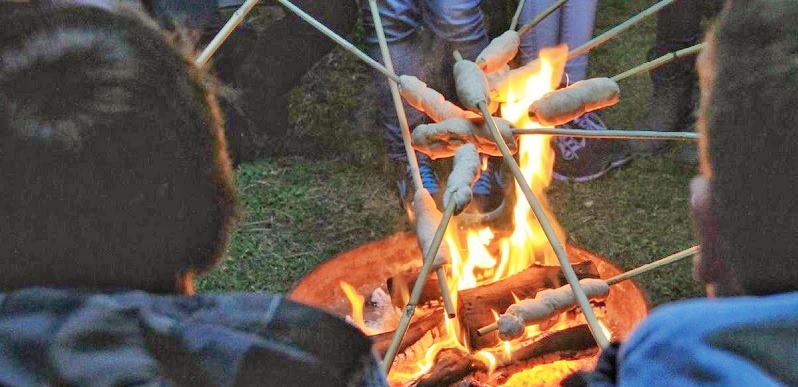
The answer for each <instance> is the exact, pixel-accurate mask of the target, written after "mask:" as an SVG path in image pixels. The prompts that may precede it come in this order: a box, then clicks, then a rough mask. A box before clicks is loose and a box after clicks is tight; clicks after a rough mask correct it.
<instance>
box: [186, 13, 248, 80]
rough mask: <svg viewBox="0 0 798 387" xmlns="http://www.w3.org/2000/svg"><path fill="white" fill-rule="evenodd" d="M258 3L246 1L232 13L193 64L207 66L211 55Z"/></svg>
mask: <svg viewBox="0 0 798 387" xmlns="http://www.w3.org/2000/svg"><path fill="white" fill-rule="evenodd" d="M259 1H260V0H247V1H246V2H244V4H242V5H241V7H239V8H238V9H237V10H236V11H235V12H233V16H230V20H228V21H227V23H225V24H224V26H223V27H222V29H221V30H220V31H219V33H217V34H216V36H214V37H213V40H211V42H210V43H208V46H207V47H205V49H204V50H202V52H201V53H200V54H199V56H198V57H197V59H195V60H194V64H196V65H197V66H205V65H206V64H208V61H210V60H211V57H213V54H215V53H216V51H217V50H219V47H221V46H222V43H224V42H225V40H227V38H229V37H230V35H231V34H232V33H233V31H235V29H236V28H238V26H239V24H241V22H243V21H244V20H245V19H246V17H247V15H249V13H250V12H252V9H253V8H255V6H256V5H258V2H259Z"/></svg>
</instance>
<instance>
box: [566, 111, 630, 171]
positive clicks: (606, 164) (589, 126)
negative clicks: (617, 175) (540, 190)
mask: <svg viewBox="0 0 798 387" xmlns="http://www.w3.org/2000/svg"><path fill="white" fill-rule="evenodd" d="M562 127H563V128H567V129H582V130H606V129H607V125H605V124H604V122H603V121H601V118H599V116H598V114H596V113H585V114H584V115H582V116H581V117H579V118H576V119H575V120H573V121H571V122H569V123H567V124H565V125H563V126H562ZM553 141H554V144H555V145H556V147H555V148H554V152H555V154H556V160H555V162H554V172H553V175H554V178H555V179H557V180H560V181H573V182H576V183H584V182H588V181H591V180H595V179H597V178H599V177H601V176H602V175H604V174H605V173H607V171H609V170H611V169H615V168H620V167H621V166H623V165H625V164H626V163H628V162H629V161H630V160H631V159H632V156H631V154H630V152H629V145H628V144H627V143H626V141H621V140H601V139H587V138H575V137H555V138H554V140H553Z"/></svg>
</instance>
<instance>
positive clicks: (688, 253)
mask: <svg viewBox="0 0 798 387" xmlns="http://www.w3.org/2000/svg"><path fill="white" fill-rule="evenodd" d="M700 252H701V247H700V246H693V247H690V248H689V249H685V250H682V251H680V252H678V253H674V254H671V255H669V256H667V257H665V258H662V259H658V260H656V261H654V262H651V263H647V264H645V265H643V266H640V267H638V268H636V269H632V270H629V271H627V272H625V273H621V274H619V275H616V276H615V277H611V278H608V279H607V280H605V282H606V283H607V285H610V286H612V285H615V284H617V283H619V282H623V281H626V280H628V279H630V278H632V277H635V276H638V275H640V274H643V273H647V272H649V271H651V270H654V269H658V268H660V267H662V266H666V265H670V264H671V263H674V262H678V261H681V260H682V259H685V258H688V257H692V256H693V255H695V254H698V253H700ZM582 310H583V311H584V309H582ZM497 329H499V324H497V323H493V324H490V325H486V326H484V327H482V328H479V329H477V334H478V335H480V336H484V335H486V334H488V333H490V332H493V331H495V330H497Z"/></svg>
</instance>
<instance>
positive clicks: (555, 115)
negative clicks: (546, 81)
mask: <svg viewBox="0 0 798 387" xmlns="http://www.w3.org/2000/svg"><path fill="white" fill-rule="evenodd" d="M620 100H621V90H620V88H619V87H618V84H617V83H615V81H613V80H612V79H610V78H591V79H586V80H584V81H579V82H576V83H574V84H573V85H570V86H568V87H566V88H564V89H560V90H556V91H552V92H551V93H548V94H546V95H544V96H543V97H541V98H540V99H539V100H537V101H535V102H534V103H532V106H530V107H529V116H530V118H532V119H533V120H535V121H537V122H538V123H540V124H541V125H545V126H557V125H562V124H564V123H566V122H569V121H572V120H573V119H575V118H577V117H580V116H581V115H583V114H585V113H587V112H592V111H594V110H599V109H603V108H605V107H608V106H613V105H615V104H617V103H618V102H619V101H620Z"/></svg>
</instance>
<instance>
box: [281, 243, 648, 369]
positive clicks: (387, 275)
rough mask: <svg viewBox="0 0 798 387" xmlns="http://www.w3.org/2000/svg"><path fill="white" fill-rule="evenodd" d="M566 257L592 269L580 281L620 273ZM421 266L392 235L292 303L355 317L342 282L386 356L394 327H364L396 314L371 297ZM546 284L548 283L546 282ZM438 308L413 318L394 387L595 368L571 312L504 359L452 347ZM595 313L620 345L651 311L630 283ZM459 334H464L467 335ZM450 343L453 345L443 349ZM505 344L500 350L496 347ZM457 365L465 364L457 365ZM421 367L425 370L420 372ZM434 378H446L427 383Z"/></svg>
mask: <svg viewBox="0 0 798 387" xmlns="http://www.w3.org/2000/svg"><path fill="white" fill-rule="evenodd" d="M567 250H568V255H569V257H570V259H571V261H572V262H573V263H574V264H577V265H578V264H582V265H587V264H589V265H591V266H592V267H594V268H595V272H593V273H590V272H591V270H592V269H585V270H577V272H578V273H580V274H583V275H585V276H594V275H595V274H598V276H599V277H601V278H609V277H612V276H615V275H617V274H620V273H621V270H620V269H618V268H617V267H615V266H614V265H612V264H611V263H609V262H608V261H606V260H603V259H601V258H600V257H598V256H597V255H595V254H593V253H590V252H588V251H585V250H582V249H579V248H577V247H574V246H568V248H567ZM420 264H421V252H420V250H419V248H418V243H417V241H416V239H415V236H414V235H412V234H395V235H392V236H389V237H387V238H385V239H383V240H379V241H376V242H371V243H369V244H366V245H364V246H361V247H359V248H356V249H354V250H351V251H348V252H345V253H343V254H341V255H339V256H337V257H335V258H333V259H331V260H329V261H327V262H325V263H324V264H322V265H321V266H319V267H318V268H316V269H315V270H314V271H312V272H311V273H310V274H308V275H307V276H305V277H304V278H303V279H302V280H301V281H300V282H299V283H298V284H297V286H296V287H295V288H294V289H293V291H292V292H291V298H292V299H294V300H296V301H299V302H302V303H305V304H308V305H312V306H316V307H319V308H322V309H325V310H327V311H330V312H332V313H334V314H337V315H339V316H342V317H343V316H351V317H354V316H352V315H353V311H352V303H351V301H350V300H351V297H348V296H347V294H346V293H345V291H344V288H342V286H341V283H342V282H343V283H347V284H349V285H351V287H352V288H353V289H354V290H355V291H356V292H357V293H358V294H360V295H363V296H364V298H365V300H363V301H365V304H366V307H365V310H364V311H361V313H363V314H364V315H365V317H363V318H364V320H365V324H366V327H364V328H365V329H364V330H365V331H367V332H366V333H367V334H370V336H372V338H373V339H374V340H375V343H376V347H377V349H378V351H379V350H383V351H384V348H385V346H386V345H387V344H386V342H387V341H389V340H390V336H391V333H392V329H393V328H392V327H390V323H385V322H384V321H383V322H381V323H380V324H383V325H385V326H384V327H373V328H369V327H368V326H369V321H370V320H380V319H384V318H385V316H375V313H376V314H386V313H387V314H392V313H395V312H396V309H395V308H393V307H392V306H391V307H388V308H386V307H385V305H376V303H375V302H374V301H373V300H372V298H373V297H374V294H389V293H390V292H391V291H393V292H394V293H399V291H398V290H396V289H395V287H396V284H391V288H392V289H389V282H396V278H398V277H399V276H400V275H401V274H402V273H408V272H412V271H413V269H417V268H418V267H420ZM541 267H543V266H541ZM575 267H577V268H578V267H579V266H575ZM544 277H547V276H546V275H544ZM548 277H549V278H552V277H551V276H550V275H549V276H548ZM557 282H559V281H558V280H557V279H554V280H553V282H552V283H551V284H550V285H549V286H557V285H559V284H558V283H557ZM363 301H361V302H363ZM459 301H460V304H459V312H458V314H460V315H461V316H460V317H458V318H461V317H462V315H463V314H464V313H465V311H466V309H467V305H463V299H462V297H460V300H459ZM397 303H398V302H397ZM435 303H436V301H431V302H430V303H428V304H427V306H426V307H425V308H424V309H425V313H420V314H417V315H416V317H415V318H414V319H413V323H412V324H411V327H412V328H411V330H410V331H409V333H408V335H407V336H406V338H405V341H404V342H403V350H404V353H403V354H402V355H400V356H398V357H397V360H396V361H395V362H394V367H393V368H392V372H391V374H390V375H389V380H390V381H391V383H392V384H393V385H407V384H411V385H412V384H418V385H435V384H444V385H448V384H453V383H454V382H456V381H461V382H462V383H465V384H464V385H469V384H473V385H480V384H479V383H482V385H546V384H556V383H559V381H560V380H561V379H562V377H564V376H567V375H568V374H570V373H571V372H573V371H575V370H578V369H580V368H584V367H590V366H591V365H592V364H593V363H594V361H595V356H596V354H597V349H596V347H595V346H594V343H593V339H592V337H591V336H590V334H589V333H588V332H587V329H586V327H585V326H584V325H583V324H584V322H583V321H581V320H580V319H579V314H578V313H575V312H569V313H566V314H564V315H563V316H564V317H563V316H561V317H559V318H558V321H554V322H553V323H552V324H550V325H549V326H540V327H535V329H539V330H540V331H541V332H542V333H540V334H538V335H536V336H535V335H532V336H534V337H533V338H532V339H526V340H525V342H524V343H522V344H519V343H516V344H515V345H516V346H517V347H518V348H515V349H514V350H513V351H512V352H509V353H506V354H505V353H503V352H504V351H503V349H502V348H499V349H500V351H499V352H497V351H495V350H494V351H476V350H466V349H464V348H462V346H458V345H456V344H455V343H454V342H456V341H457V340H456V339H452V338H451V337H447V334H446V328H445V327H443V325H445V324H446V323H445V322H442V321H444V318H443V313H442V312H440V310H439V309H437V308H436V307H435ZM595 309H596V310H598V311H599V315H600V320H601V322H602V324H603V325H604V327H605V328H606V330H607V331H608V332H609V333H610V334H609V335H608V336H610V337H611V338H612V340H623V339H624V338H625V337H626V336H627V335H628V334H629V333H630V332H631V330H632V328H633V327H634V326H635V324H636V323H637V322H638V321H639V320H641V319H642V318H643V317H644V316H645V314H646V312H647V309H648V307H647V304H646V301H645V298H644V296H643V294H642V292H641V291H640V289H639V288H638V287H637V286H636V285H635V284H634V283H633V282H631V281H626V282H623V283H619V284H617V285H614V286H612V290H611V291H610V294H609V296H608V297H607V298H606V299H605V300H604V301H603V305H601V306H599V307H597V308H595ZM495 311H496V312H497V313H502V312H503V310H502V307H501V306H499V305H496V306H495ZM357 319H358V318H355V320H357ZM362 323H363V322H360V324H362ZM414 328H416V329H414ZM471 328H478V327H467V328H464V329H463V331H468V330H473V329H471ZM380 331H384V332H380ZM380 333H382V334H380ZM461 334H465V335H468V332H461ZM447 341H451V342H452V343H450V345H446V342H447ZM464 341H468V339H464ZM507 345H508V344H503V343H501V344H499V347H501V346H507ZM435 346H438V347H446V346H450V347H451V349H449V350H446V351H443V352H436V353H433V354H430V352H433V351H435V350H437V349H440V348H433V347H435ZM426 356H432V359H425V357H426ZM491 357H493V358H491ZM458 361H460V362H461V363H463V364H454V363H457V362H458ZM425 362H426V363H427V364H426V365H425V366H424V365H417V364H420V363H425ZM436 366H437V368H439V369H436ZM423 368H426V369H423ZM431 376H433V377H435V378H440V377H443V379H440V380H438V379H433V380H430V377H431ZM518 379H521V381H520V382H519V381H518Z"/></svg>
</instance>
